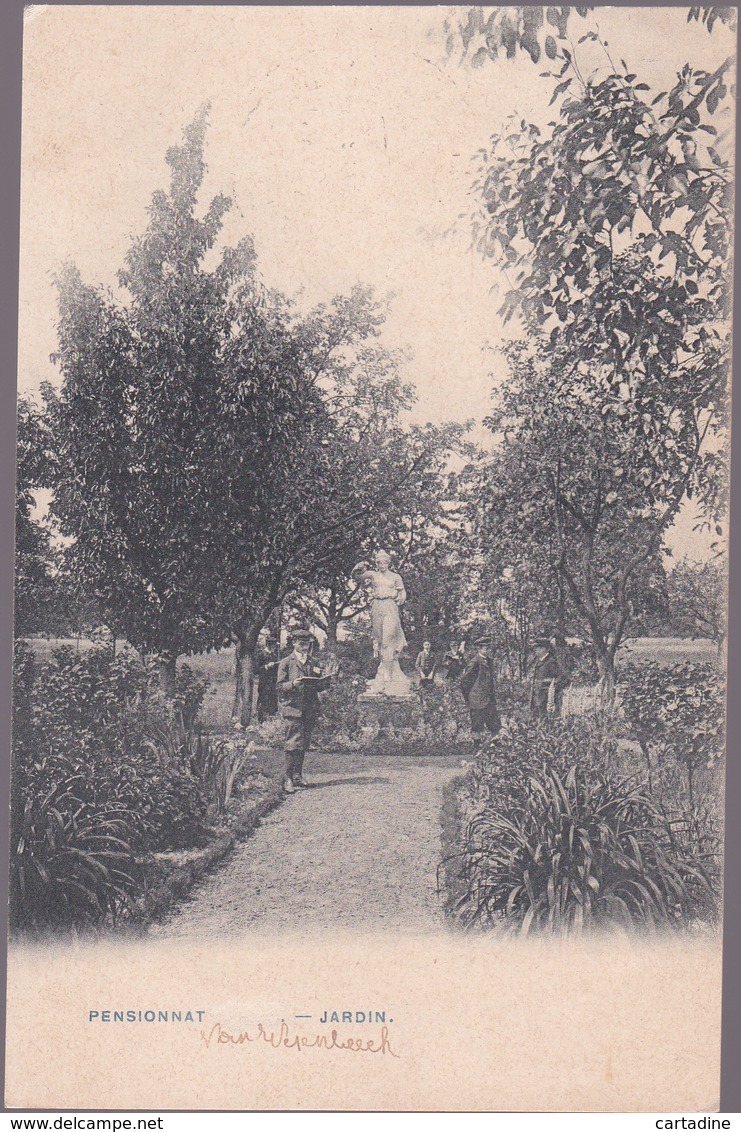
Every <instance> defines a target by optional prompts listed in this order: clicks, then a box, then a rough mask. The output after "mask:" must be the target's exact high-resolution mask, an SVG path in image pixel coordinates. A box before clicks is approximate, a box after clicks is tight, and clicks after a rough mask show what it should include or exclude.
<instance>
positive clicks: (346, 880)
mask: <svg viewBox="0 0 741 1132" xmlns="http://www.w3.org/2000/svg"><path fill="white" fill-rule="evenodd" d="M310 757H312V758H314V756H310ZM333 763H334V766H333V765H332V764H333ZM425 764H426V765H422V764H421V763H420V762H419V761H417V760H412V759H405V758H399V757H396V758H373V757H367V758H364V759H363V761H362V765H361V766H359V767H358V765H357V764H355V765H354V766H353V768H352V769H351V770H348V767H347V760H346V759H344V760H343V759H342V757H341V756H335V757H334V758H333V757H332V756H330V755H323V756H321V757H320V759H319V760H318V761H317V760H314V766H316V767H317V769H316V770H315V771H314V773H312V769H311V767H309V768H308V771H307V776H308V778H309V779H310V781H311V782H312V786H311V788H310V789H307V790H300V791H298V792H297V793H296V794H294V795H291V796H290V797H288V798H286V800H285V801H284V802H283V803H282V804H281V805H280V806H279V807H278V808H277V809H276V810H274V811H273V812H272V813H271V814H269V815H268V816H267V817H266V818H265V819H264V820H263V822H262V823H261V825H260V826H259V827H258V828H257V830H256V831H255V832H254V834H253V835H252V836H251V837H250V838H248V839H247V840H246V841H245V842H244V843H243V844H242V845H240V846H238V847H237V849H235V850H234V852H233V853H231V854H230V855H229V857H228V858H226V860H225V861H224V863H223V864H222V865H221V866H220V867H219V868H218V870H217V871H216V872H215V873H214V874H212V875H211V876H209V877H207V878H206V879H205V880H203V881H202V882H201V883H200V884H199V885H198V887H197V888H196V889H194V890H193V892H192V893H191V895H190V897H189V899H188V900H187V901H185V902H184V903H183V904H181V905H179V906H178V907H177V908H176V909H175V910H174V911H173V912H172V913H171V915H170V916H169V917H168V919H167V920H166V921H164V922H162V923H161V924H158V925H154V926H153V927H152V929H151V934H152V935H155V936H157V937H159V938H173V937H181V938H182V937H191V936H200V937H203V936H211V935H213V936H223V935H225V934H230V933H231V934H236V933H242V932H245V931H257V932H266V933H268V932H270V933H273V932H284V931H291V932H293V931H296V930H321V929H324V928H330V929H331V928H346V929H352V930H355V931H358V930H369V931H374V930H375V931H377V930H385V929H388V930H392V931H399V930H407V931H432V930H435V929H436V928H437V929H439V927H440V926H441V922H442V917H441V913H440V909H439V904H438V897H437V892H436V870H437V866H438V864H439V863H440V857H441V848H440V810H441V806H442V793H443V787H444V785H445V783H446V782H447V781H449V780H450V779H451V778H454V777H455V776H456V774H460V773H461V766H460V763H459V762H455V761H453V760H425Z"/></svg>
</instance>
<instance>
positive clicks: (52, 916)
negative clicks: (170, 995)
mask: <svg viewBox="0 0 741 1132" xmlns="http://www.w3.org/2000/svg"><path fill="white" fill-rule="evenodd" d="M180 691H181V695H180V700H179V701H178V700H177V699H176V701H175V703H174V705H168V704H167V703H166V702H165V701H163V700H162V699H161V698H160V697H158V695H157V694H156V692H155V691H153V689H152V687H151V686H150V674H149V672H148V670H147V669H146V668H145V666H144V665H142V664H141V662H140V661H139V660H138V659H137V658H136V657H135V656H134V655H133V654H131V653H125V654H121V655H120V656H118V657H116V658H114V657H113V655H112V652H111V650H110V649H101V650H96V649H92V650H90V651H88V652H86V653H84V654H77V653H75V651H74V650H73V649H70V648H61V649H58V650H55V652H54V653H53V654H52V658H51V660H50V661H49V662H47V663H43V664H39V663H38V662H36V661H35V660H34V658H33V656H32V654H31V652H30V650H29V649H28V648H27V646H25V645H23V644H22V643H21V644H19V645H18V646H17V647H16V663H15V681H14V705H13V706H14V711H13V716H14V719H13V765H12V776H11V897H10V906H11V923H12V925H13V926H14V927H25V928H31V929H34V930H35V929H38V928H41V927H44V926H62V925H80V924H86V923H96V922H101V921H105V920H111V919H116V918H119V917H120V916H122V915H123V914H125V913H128V912H130V911H131V910H132V902H133V900H134V899H135V897H136V895H137V894H138V892H139V891H140V886H141V882H142V878H141V868H140V863H139V862H140V861H141V859H142V857H143V856H146V854H147V853H150V852H154V851H158V850H163V849H175V848H181V847H186V846H193V845H198V844H203V843H204V841H205V840H206V838H207V837H208V835H209V831H210V821H211V816H212V814H213V812H214V811H216V812H217V813H218V811H219V810H220V809H221V808H222V807H223V806H225V805H226V803H227V802H228V799H229V795H230V793H231V788H232V786H233V783H234V778H235V776H236V774H237V773H238V771H239V770H240V769H241V766H242V764H243V762H244V759H241V761H240V760H239V759H235V758H234V757H233V753H232V752H226V751H222V750H221V749H220V748H219V747H218V745H214V744H213V742H212V740H211V739H210V737H208V736H203V735H200V734H198V732H197V730H196V729H195V728H194V726H193V725H192V721H193V719H194V716H195V712H196V711H197V704H198V703H200V699H202V695H203V691H205V686H204V683H203V681H202V680H201V679H200V678H198V677H195V676H194V675H193V674H191V673H185V674H184V677H183V680H182V684H181V689H180ZM185 718H189V719H190V720H191V726H186V724H185V722H184V719H185Z"/></svg>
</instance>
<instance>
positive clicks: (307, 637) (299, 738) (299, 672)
mask: <svg viewBox="0 0 741 1132" xmlns="http://www.w3.org/2000/svg"><path fill="white" fill-rule="evenodd" d="M312 640H313V637H312V635H311V633H310V632H309V631H308V630H307V629H297V630H296V631H295V632H294V633H293V634H292V641H293V652H291V653H290V654H289V655H288V656H286V657H284V658H283V660H281V662H280V664H279V665H278V675H277V680H276V684H277V691H278V707H279V709H280V714H281V715H282V716H283V718H284V720H285V721H286V736H285V753H286V773H285V777H284V779H283V789H284V790H285V792H286V794H295V792H296V789H297V787H303V786H308V785H309V784H308V782H306V781H305V779H304V777H303V769H304V758H305V756H306V752H307V751H308V750H309V747H310V745H311V736H312V733H313V731H314V727H315V726H316V721H317V719H318V718H319V712H320V705H319V692H320V691H321V690H322V689H323V688H326V687H327V685H328V683H329V679H330V676H331V673H326V674H325V673H323V672H322V669H321V666H320V665H318V664H316V663H315V662H314V661H312V660H310V658H309V648H310V645H311V642H312Z"/></svg>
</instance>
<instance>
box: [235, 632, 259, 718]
mask: <svg viewBox="0 0 741 1132" xmlns="http://www.w3.org/2000/svg"><path fill="white" fill-rule="evenodd" d="M258 633H259V630H255V631H254V632H249V633H246V634H244V635H241V634H240V635H239V636H238V638H237V647H236V652H235V660H236V663H235V666H234V705H233V707H232V723H233V724H234V726H235V727H237V726H238V727H249V725H250V723H251V722H252V699H253V695H254V689H255V647H256V645H257V637H258Z"/></svg>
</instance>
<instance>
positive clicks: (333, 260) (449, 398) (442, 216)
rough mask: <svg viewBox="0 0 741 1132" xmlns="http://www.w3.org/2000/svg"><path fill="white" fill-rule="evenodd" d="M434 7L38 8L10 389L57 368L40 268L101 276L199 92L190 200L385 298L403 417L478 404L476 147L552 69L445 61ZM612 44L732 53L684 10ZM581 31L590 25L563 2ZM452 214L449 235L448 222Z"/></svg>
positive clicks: (486, 286) (636, 63)
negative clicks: (409, 395) (470, 224)
mask: <svg viewBox="0 0 741 1132" xmlns="http://www.w3.org/2000/svg"><path fill="white" fill-rule="evenodd" d="M445 14H446V9H445V8H442V7H440V8H431V7H427V8H408V7H404V8H401V7H400V8H390V7H386V8H343V7H337V8H316V7H307V8H277V7H256V8H233V7H229V8H214V7H200V8H187V7H92V6H90V7H59V6H53V7H44V6H38V7H34V8H31V9H29V10H28V12H27V16H26V31H25V50H24V114H23V160H22V217H21V291H20V338H19V387H20V389H21V390H23V391H26V390H32V389H34V388H35V387H37V386H38V383H39V382H40V381H42V380H54V378H55V371H54V369H53V367H51V365H50V363H49V354H50V353H51V352H52V351H53V350H54V348H55V328H54V326H55V306H54V290H53V287H52V283H51V277H52V275H53V273H54V271H55V270H56V269H58V267H59V266H60V264H61V263H63V262H64V261H65V260H73V261H74V262H76V263H77V265H78V267H79V268H80V270H81V272H82V274H83V277H84V278H85V279H86V280H87V281H89V282H97V283H102V284H105V285H113V284H114V280H115V272H116V270H117V268H118V267H119V266H120V265H121V264H122V261H123V257H124V254H125V252H126V249H127V247H128V245H129V243H130V240H131V238H132V236H134V235H136V234H138V233H140V232H141V231H142V230H143V228H144V227H145V225H146V219H147V217H146V208H147V205H148V203H149V200H150V198H151V194H152V192H153V190H154V189H156V188H166V187H167V183H168V177H167V167H166V165H165V162H164V155H165V151H166V149H167V148H168V146H170V145H172V144H173V143H175V142H177V141H178V140H179V139H180V136H181V132H182V129H183V127H184V126H185V125H186V124H187V123H188V122H189V121H190V120H191V119H192V117H193V115H194V114H195V112H196V111H197V109H198V108H199V106H200V105H201V104H202V103H203V102H204V101H207V100H208V101H210V103H211V125H210V128H209V131H208V135H207V141H206V161H207V164H208V172H207V176H206V182H205V185H204V190H203V204H204V206H205V204H206V203H207V200H208V198H210V196H212V195H214V194H215V193H216V192H220V191H225V192H227V193H228V194H229V195H230V196H232V198H233V201H234V206H233V208H232V211H231V213H230V214H229V215H228V217H227V220H226V224H225V228H224V239H225V241H226V242H227V243H234V242H236V241H237V240H238V239H239V238H240V237H241V236H242V235H244V234H246V233H251V234H252V235H253V236H254V238H255V242H256V247H257V252H258V258H259V266H260V270H261V273H262V276H263V278H264V280H265V281H266V282H267V283H268V284H270V285H273V286H276V287H278V288H280V289H281V290H283V291H285V292H287V293H289V294H291V295H294V296H297V297H299V301H300V302H301V303H302V304H306V305H309V304H313V303H315V302H318V301H321V300H326V299H329V298H331V297H332V295H334V294H337V293H339V292H342V291H347V290H348V289H349V288H350V287H351V286H352V285H353V283H355V282H364V283H370V284H371V285H372V286H373V287H374V288H375V289H376V290H377V292H378V293H379V294H380V295H383V294H386V293H388V292H393V293H394V294H395V296H396V298H395V300H394V303H393V305H392V313H391V316H390V318H389V320H388V323H387V326H386V329H385V332H384V340H385V342H386V343H387V344H388V345H389V346H392V347H394V346H400V347H405V348H408V349H409V350H410V351H411V354H412V355H413V359H412V361H411V362H410V364H409V368H408V373H407V375H406V376H407V379H408V380H411V381H413V382H414V384H415V385H416V387H417V390H418V396H419V404H418V409H417V413H416V415H417V416H419V417H422V418H425V419H432V420H437V421H440V420H444V419H465V418H469V417H472V418H474V419H476V420H479V421H480V420H481V418H482V417H483V416H484V415H485V414H486V411H487V407H488V400H489V393H490V389H491V385H492V378H491V376H490V374H491V373H492V370H494V376H495V379H496V373H497V370H499V372H501V363H500V362H499V361H498V360H497V358H496V355H495V354H494V353H493V352H492V347H495V346H496V344H497V342H498V341H500V340H501V334H502V328H501V326H500V324H499V321H498V319H497V317H496V313H495V312H496V309H497V306H498V299H497V296H496V294H494V295H492V294H491V293H490V289H491V287H492V286H493V285H496V283H497V275H496V272H495V270H494V268H493V267H492V265H491V264H487V263H483V262H481V261H480V260H479V259H478V257H477V256H476V255H475V254H474V253H472V252H471V251H470V250H469V238H468V229H467V224H466V222H465V220H463V221H461V220H459V219H458V217H459V216H460V214H461V213H465V214H467V213H469V212H470V209H471V197H470V195H469V193H470V185H471V181H472V155H473V154H474V153H475V152H476V150H477V149H478V148H479V147H480V146H482V145H485V144H486V140H487V138H488V137H489V135H490V134H491V133H492V132H493V131H495V130H496V129H497V128H498V127H499V126H500V125H501V124H502V122H503V121H504V120H505V119H506V117H507V116H508V115H509V114H511V113H515V114H517V116H518V117H522V118H528V119H533V120H535V121H537V122H541V123H543V122H546V121H547V120H548V118H549V117H550V116H551V115H552V111H549V110H548V100H549V97H550V90H551V86H552V84H550V83H549V81H548V80H545V79H539V78H538V72H539V71H541V70H543V69H545V68H544V67H543V66H542V65H540V66H533V65H532V64H531V63H530V61H529V60H528V59H526V58H521V59H519V60H517V61H516V62H507V61H503V62H502V63H499V64H496V65H494V64H489V65H487V66H486V67H484V68H482V69H480V70H472V69H471V68H470V67H466V66H460V65H458V64H456V63H454V62H453V63H451V62H447V61H446V59H445V56H444V45H443V39H444V36H443V33H442V22H443V19H444V17H445ZM597 20H598V23H599V26H600V29H601V31H602V32H603V34H604V35H606V36H607V38H608V39H609V41H610V46H611V50H612V51H613V55H614V57H620V58H624V59H625V60H626V62H628V64H629V66H630V68H631V69H632V70H634V71H636V72H638V73H640V74H641V76H646V79H647V81H648V82H650V83H651V84H652V85H653V84H654V83H656V84H661V85H657V90H661V89H666V85H667V84H668V83H670V82H672V79H673V76H674V74H675V73H676V71H677V70H678V69H679V68H680V67H681V66H682V64H683V63H684V62H686V61H691V62H693V63H694V64H695V65H697V66H706V67H713V66H717V65H718V62H719V61H721V60H722V58H724V57H725V55H726V54H728V53H729V52H730V51H731V50H732V49H733V39H732V37H731V34H730V33H729V32H728V31H727V29H726V28H724V27H720V26H719V25H718V26H717V27H716V30H715V31H714V33H713V35H712V36H710V35H708V33H707V31H706V30H705V29H704V28H702V27H699V26H698V25H697V24H694V23H693V24H691V25H688V24H687V23H686V9H665V8H664V9H648V10H647V9H632V10H631V9H622V10H621V9H603V10H601V11H600V12H599V13H598V16H597ZM575 21H576V25H578V26H577V27H576V31H577V34H580V33H581V32H582V31H585V30H588V28H589V26H590V24H589V21H584V22H582V21H580V20H578V18H576V17H575ZM451 229H452V231H451Z"/></svg>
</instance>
